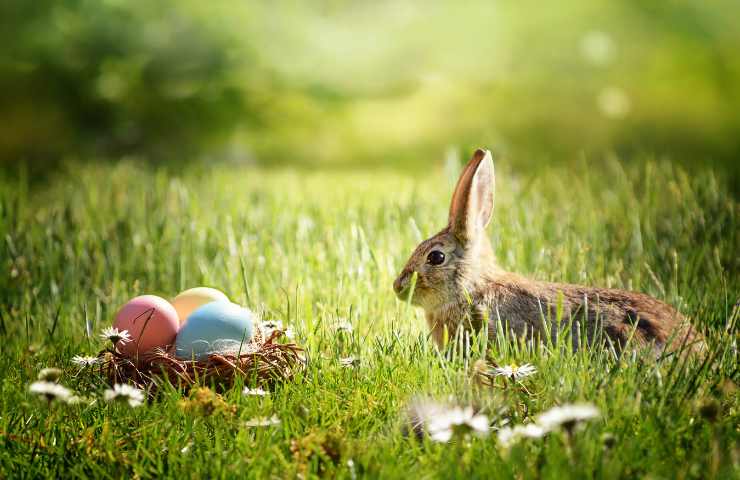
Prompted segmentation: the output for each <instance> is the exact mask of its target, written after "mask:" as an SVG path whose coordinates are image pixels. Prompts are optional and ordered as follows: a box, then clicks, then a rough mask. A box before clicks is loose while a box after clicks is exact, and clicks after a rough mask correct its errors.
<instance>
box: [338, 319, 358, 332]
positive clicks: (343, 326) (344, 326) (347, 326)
mask: <svg viewBox="0 0 740 480" xmlns="http://www.w3.org/2000/svg"><path fill="white" fill-rule="evenodd" d="M334 329H335V330H336V332H337V333H342V332H344V333H352V331H353V330H354V327H352V324H351V323H350V322H347V321H344V322H339V324H337V326H336V327H335V328H334Z"/></svg>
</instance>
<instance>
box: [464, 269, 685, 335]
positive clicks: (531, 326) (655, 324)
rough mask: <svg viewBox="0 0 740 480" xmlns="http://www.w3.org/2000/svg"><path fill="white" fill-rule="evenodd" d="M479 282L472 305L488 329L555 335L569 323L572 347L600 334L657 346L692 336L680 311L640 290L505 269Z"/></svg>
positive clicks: (517, 333) (525, 333)
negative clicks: (554, 279) (537, 277)
mask: <svg viewBox="0 0 740 480" xmlns="http://www.w3.org/2000/svg"><path fill="white" fill-rule="evenodd" d="M482 287H483V288H482V289H481V291H479V292H478V295H477V297H478V301H476V304H477V309H476V310H477V315H481V314H483V313H484V311H485V313H486V314H487V318H488V319H489V325H488V327H489V333H490V334H494V335H495V334H496V332H498V331H499V325H498V323H499V322H501V324H502V325H506V326H508V328H509V330H510V331H513V332H514V334H516V335H519V336H522V335H526V336H530V337H531V336H533V335H540V336H546V335H549V336H551V337H554V336H555V335H557V334H558V333H559V332H561V331H562V329H563V328H565V327H566V326H568V325H570V327H571V329H572V334H573V335H572V338H573V342H574V346H575V347H576V348H578V347H579V346H580V345H581V344H583V343H589V344H590V343H592V342H593V341H594V339H596V338H602V339H603V338H604V337H608V338H609V340H610V341H611V342H612V343H613V344H614V345H615V347H617V348H621V347H623V346H624V345H625V344H626V343H627V341H628V340H629V339H630V338H632V341H633V342H636V343H637V344H647V343H651V342H652V343H654V345H655V347H656V349H659V350H662V349H663V348H665V347H666V346H670V347H671V348H672V349H673V348H679V347H680V346H681V344H682V343H684V342H686V343H687V344H692V343H694V341H695V333H694V331H693V329H692V328H691V326H690V325H689V323H688V321H687V320H686V319H685V318H684V316H683V315H681V314H680V313H679V312H677V311H676V310H675V309H674V308H673V307H671V306H670V305H668V304H666V303H664V302H661V301H659V300H657V299H655V298H653V297H650V296H648V295H645V294H642V293H637V292H629V291H625V290H618V289H607V288H593V287H586V286H581V285H571V284H564V283H549V282H540V281H534V280H529V279H526V278H523V277H520V276H518V275H515V274H505V275H503V276H501V277H500V278H497V279H495V280H491V281H488V282H486V285H485V286H482ZM507 333H508V332H507ZM582 333H585V335H586V338H582ZM667 344H670V345H667Z"/></svg>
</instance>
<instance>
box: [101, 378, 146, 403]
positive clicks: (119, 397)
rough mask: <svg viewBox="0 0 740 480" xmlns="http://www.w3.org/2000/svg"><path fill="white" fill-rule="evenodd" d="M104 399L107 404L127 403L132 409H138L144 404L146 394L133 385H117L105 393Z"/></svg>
mask: <svg viewBox="0 0 740 480" xmlns="http://www.w3.org/2000/svg"><path fill="white" fill-rule="evenodd" d="M103 398H105V401H106V402H113V401H118V402H126V403H128V404H129V406H131V407H138V406H139V405H141V404H142V403H144V392H143V391H142V390H140V389H138V388H136V387H132V386H131V385H126V384H119V383H117V384H115V385H113V388H112V389H108V390H106V391H105V394H104V397H103Z"/></svg>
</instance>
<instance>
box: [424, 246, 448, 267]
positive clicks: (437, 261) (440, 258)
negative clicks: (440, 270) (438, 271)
mask: <svg viewBox="0 0 740 480" xmlns="http://www.w3.org/2000/svg"><path fill="white" fill-rule="evenodd" d="M444 261H445V254H444V253H443V252H440V251H439V250H432V251H431V252H430V253H429V255H428V256H427V263H430V264H432V265H442V263H444Z"/></svg>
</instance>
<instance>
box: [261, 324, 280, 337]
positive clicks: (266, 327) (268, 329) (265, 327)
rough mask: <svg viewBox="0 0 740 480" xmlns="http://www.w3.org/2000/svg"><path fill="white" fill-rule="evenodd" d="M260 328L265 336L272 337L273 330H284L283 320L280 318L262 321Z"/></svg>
mask: <svg viewBox="0 0 740 480" xmlns="http://www.w3.org/2000/svg"><path fill="white" fill-rule="evenodd" d="M260 329H261V330H262V334H263V335H264V336H265V338H270V336H271V335H272V332H274V331H275V330H280V331H282V330H283V322H281V321H280V320H267V321H264V322H262V323H260Z"/></svg>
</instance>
